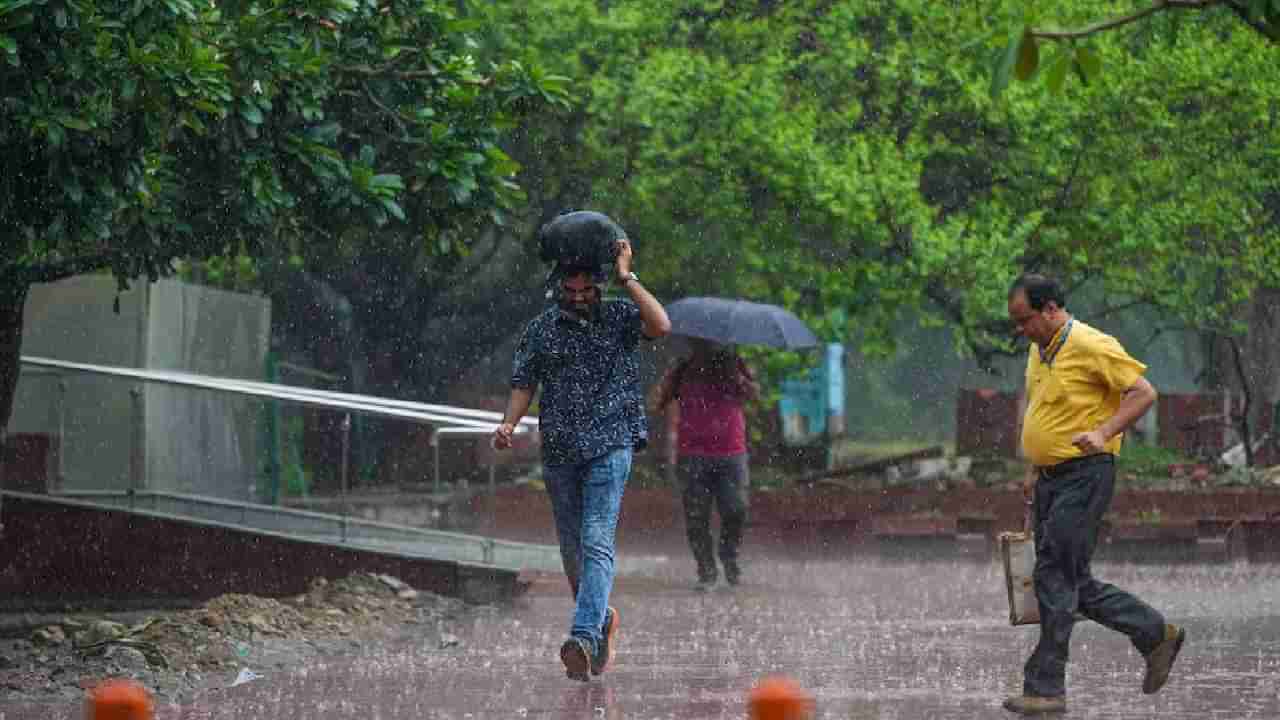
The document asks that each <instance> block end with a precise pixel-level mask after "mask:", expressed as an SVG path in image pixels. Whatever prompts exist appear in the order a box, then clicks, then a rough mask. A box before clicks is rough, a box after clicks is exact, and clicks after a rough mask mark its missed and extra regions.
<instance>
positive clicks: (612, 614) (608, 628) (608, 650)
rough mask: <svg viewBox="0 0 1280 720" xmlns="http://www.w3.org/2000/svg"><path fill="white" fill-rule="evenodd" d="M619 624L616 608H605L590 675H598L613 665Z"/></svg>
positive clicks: (616, 649)
mask: <svg viewBox="0 0 1280 720" xmlns="http://www.w3.org/2000/svg"><path fill="white" fill-rule="evenodd" d="M621 624H622V621H621V620H620V619H619V618H618V610H617V608H615V607H613V606H612V605H610V606H609V607H607V608H605V611H604V627H603V628H601V629H600V644H599V645H598V646H597V648H596V655H595V657H593V658H591V674H592V675H599V674H600V673H602V672H604V671H605V670H608V669H609V667H610V666H612V665H613V658H614V657H615V656H616V655H617V654H618V626H619V625H621Z"/></svg>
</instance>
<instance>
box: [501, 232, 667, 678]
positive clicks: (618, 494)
mask: <svg viewBox="0 0 1280 720" xmlns="http://www.w3.org/2000/svg"><path fill="white" fill-rule="evenodd" d="M616 244H617V258H616V261H615V265H614V267H615V270H616V272H617V280H618V282H619V283H620V284H621V286H622V288H623V289H624V290H625V291H626V293H627V295H628V297H629V299H628V300H610V301H608V302H604V301H602V287H601V283H600V282H599V281H600V280H602V278H601V276H600V273H599V270H598V268H591V267H569V268H565V267H557V268H556V270H555V271H553V278H558V292H559V303H558V304H557V305H555V306H552V307H550V308H548V309H547V310H546V311H544V312H543V313H542V314H540V315H539V316H538V317H536V318H534V319H533V321H532V322H530V323H529V325H528V326H527V327H526V328H525V331H524V334H523V335H522V336H521V338H520V342H519V345H518V346H517V347H516V353H515V369H514V371H513V373H512V376H511V397H510V400H509V401H508V403H507V411H506V414H505V415H504V417H503V421H502V424H501V425H499V426H498V428H497V430H496V431H495V432H494V447H496V448H498V449H505V448H509V447H511V436H512V434H513V433H514V432H515V425H516V423H518V422H519V421H520V419H521V418H522V417H524V414H525V413H526V412H527V411H528V409H529V404H530V403H531V402H532V400H533V395H534V393H535V392H536V391H537V389H538V386H539V385H541V386H542V398H541V401H540V403H541V413H540V414H539V429H540V432H541V434H542V464H543V479H544V480H545V482H546V486H547V493H548V494H549V495H550V496H551V507H552V510H553V512H554V514H555V520H556V534H557V536H558V537H559V540H560V558H561V561H562V562H563V564H564V571H565V574H566V575H567V576H568V578H569V587H570V589H571V590H572V592H573V595H574V598H575V601H576V606H575V609H574V614H573V627H572V629H571V630H570V636H569V639H568V640H566V641H565V642H564V644H563V645H561V647H560V660H561V661H562V662H563V663H564V666H565V672H566V674H567V675H568V676H569V677H570V678H573V679H575V680H587V679H589V677H590V673H594V674H597V675H598V674H600V673H602V672H604V671H605V670H606V669H607V668H608V667H609V664H610V661H611V660H612V659H613V656H614V653H615V651H616V649H617V643H616V637H617V632H618V625H619V616H618V612H617V610H616V609H615V608H613V607H610V606H609V594H610V592H611V591H612V590H613V578H614V534H615V530H616V528H617V524H618V511H619V510H620V509H621V508H622V491H623V488H624V486H625V485H626V482H627V478H628V477H629V476H630V474H631V455H632V452H633V451H635V450H639V449H641V448H643V447H644V446H645V443H646V442H647V441H648V427H647V421H646V418H645V414H644V404H643V401H642V395H641V392H640V381H639V363H638V361H637V350H638V348H639V345H640V336H641V335H642V334H643V335H644V336H646V337H648V338H650V339H657V338H661V337H663V336H665V335H666V334H667V333H669V332H670V331H671V321H670V320H669V319H668V318H667V313H666V311H665V310H664V309H663V308H662V304H661V303H659V302H658V301H657V299H655V298H654V297H653V295H651V294H650V293H649V291H648V290H645V289H644V287H642V286H641V285H640V282H639V280H637V279H636V275H635V273H633V272H632V271H631V259H632V251H631V244H630V242H628V241H627V240H626V239H618V240H617V241H616Z"/></svg>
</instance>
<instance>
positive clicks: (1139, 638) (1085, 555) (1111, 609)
mask: <svg viewBox="0 0 1280 720" xmlns="http://www.w3.org/2000/svg"><path fill="white" fill-rule="evenodd" d="M1115 478H1116V466H1115V458H1114V457H1113V456H1112V455H1093V456H1090V457H1086V458H1080V459H1077V460H1070V461H1067V462H1065V463H1062V464H1060V465H1056V466H1053V467H1051V468H1048V469H1045V470H1041V472H1040V476H1039V477H1038V478H1037V481H1036V492H1035V507H1034V511H1035V538H1036V569H1035V588H1036V598H1037V599H1038V600H1039V601H1040V642H1039V644H1038V645H1036V649H1035V651H1034V652H1033V653H1032V654H1031V658H1030V659H1028V660H1027V664H1026V667H1025V668H1024V671H1023V692H1024V693H1026V694H1027V695H1038V696H1041V697H1055V696H1058V695H1063V694H1065V693H1066V674H1067V656H1068V654H1069V652H1068V651H1069V645H1070V642H1071V630H1072V626H1073V625H1074V624H1075V618H1074V614H1075V612H1076V611H1077V610H1079V612H1080V614H1081V615H1083V616H1084V617H1086V618H1088V619H1090V620H1093V621H1095V622H1097V623H1099V624H1101V625H1103V626H1105V627H1108V628H1111V629H1112V630H1116V631H1119V632H1122V633H1124V634H1125V635H1128V636H1129V640H1130V641H1131V642H1132V643H1133V646H1134V647H1135V648H1137V650H1138V652H1140V653H1142V654H1143V655H1146V654H1147V653H1149V652H1150V651H1151V650H1152V649H1153V648H1155V646H1156V645H1158V644H1159V643H1160V641H1161V640H1163V639H1164V617H1163V616H1162V615H1161V614H1160V613H1159V612H1157V611H1156V610H1155V609H1153V608H1152V607H1151V606H1150V605H1147V604H1146V603H1144V602H1142V601H1141V600H1139V599H1138V598H1136V597H1134V596H1133V595H1131V594H1129V593H1127V592H1125V591H1123V590H1121V589H1119V588H1117V587H1115V586H1114V585H1108V584H1107V583H1104V582H1099V581H1098V580H1097V579H1095V578H1094V577H1093V575H1092V574H1091V572H1090V568H1089V565H1090V561H1091V560H1092V558H1093V551H1094V547H1095V545H1096V544H1097V541H1098V530H1099V527H1100V526H1101V524H1102V516H1103V515H1104V514H1106V512H1107V508H1108V507H1110V505H1111V496H1112V494H1113V493H1114V492H1115Z"/></svg>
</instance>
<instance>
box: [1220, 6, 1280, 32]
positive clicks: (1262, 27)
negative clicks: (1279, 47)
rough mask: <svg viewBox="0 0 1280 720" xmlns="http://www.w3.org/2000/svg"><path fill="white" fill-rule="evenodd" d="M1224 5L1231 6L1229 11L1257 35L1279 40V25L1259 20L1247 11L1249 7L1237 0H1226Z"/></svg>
mask: <svg viewBox="0 0 1280 720" xmlns="http://www.w3.org/2000/svg"><path fill="white" fill-rule="evenodd" d="M1226 5H1227V7H1229V8H1231V12H1234V13H1235V14H1236V15H1237V16H1238V17H1239V18H1240V20H1241V21H1243V22H1244V24H1245V25H1248V26H1249V27H1251V28H1253V29H1254V30H1256V31H1257V32H1258V34H1259V35H1262V36H1263V37H1265V38H1268V39H1270V40H1272V41H1275V42H1280V27H1277V26H1273V25H1271V24H1269V23H1266V22H1259V21H1258V20H1257V19H1256V18H1255V17H1253V14H1252V13H1251V12H1249V8H1248V7H1246V6H1245V5H1243V4H1242V3H1240V2H1238V1H1237V0H1227V2H1226Z"/></svg>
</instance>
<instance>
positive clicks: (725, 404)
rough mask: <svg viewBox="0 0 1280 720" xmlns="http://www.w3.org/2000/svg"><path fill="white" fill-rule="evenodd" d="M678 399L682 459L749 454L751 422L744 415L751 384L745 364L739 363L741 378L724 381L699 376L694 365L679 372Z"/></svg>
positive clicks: (678, 431) (683, 367) (676, 373)
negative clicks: (744, 404)
mask: <svg viewBox="0 0 1280 720" xmlns="http://www.w3.org/2000/svg"><path fill="white" fill-rule="evenodd" d="M674 372H675V375H676V379H677V380H678V383H677V386H676V389H675V397H676V400H677V402H678V405H679V409H680V413H679V418H680V420H679V424H678V426H677V433H676V434H677V437H678V438H679V451H680V455H682V456H687V455H699V456H703V457H730V456H733V455H741V454H742V453H745V452H746V451H747V420H746V414H745V412H744V411H743V407H742V404H743V401H744V399H745V397H746V392H745V391H744V390H743V387H744V386H745V385H746V384H747V383H750V382H751V379H750V374H749V373H748V372H747V371H746V367H745V365H743V364H742V360H741V359H740V358H739V359H738V360H737V370H736V373H737V376H736V377H735V378H733V379H721V378H717V377H714V376H709V374H704V373H702V372H699V371H698V370H697V369H696V368H694V367H692V366H691V365H688V364H686V365H683V366H681V367H679V368H677V369H676V370H675V371H674Z"/></svg>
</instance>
